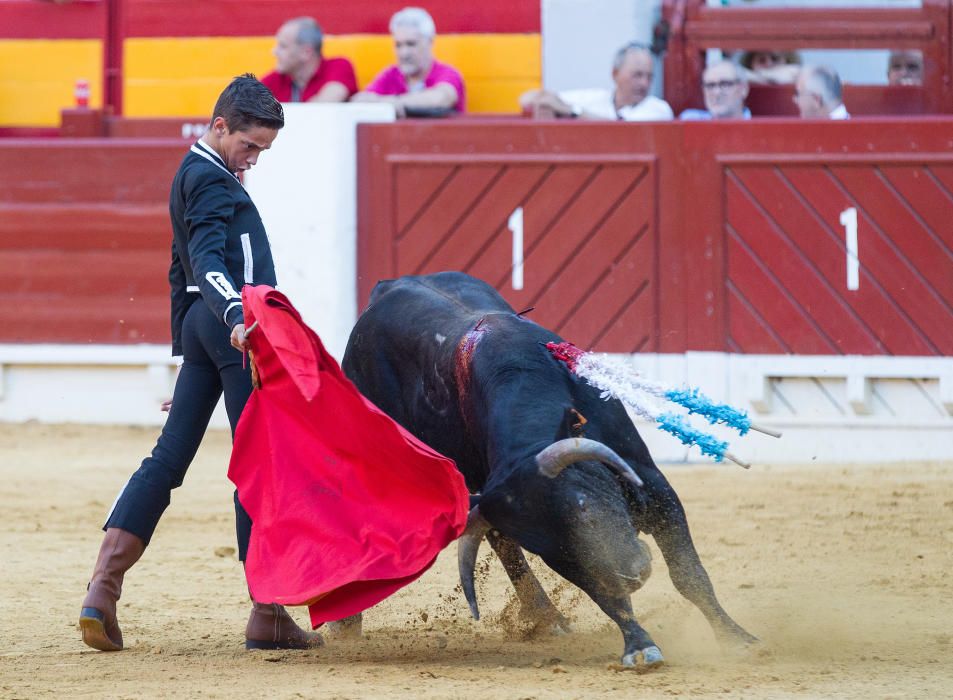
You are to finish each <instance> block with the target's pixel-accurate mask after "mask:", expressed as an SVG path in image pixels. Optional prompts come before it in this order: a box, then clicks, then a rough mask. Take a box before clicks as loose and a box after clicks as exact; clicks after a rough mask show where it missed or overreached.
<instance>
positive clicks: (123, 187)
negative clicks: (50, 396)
mask: <svg viewBox="0 0 953 700" xmlns="http://www.w3.org/2000/svg"><path fill="white" fill-rule="evenodd" d="M184 153H185V146H183V145H182V141H180V140H174V141H173V140H168V141H167V140H161V141H160V140H135V141H130V140H126V139H77V140H73V139H58V140H56V141H55V142H51V141H48V140H39V141H31V140H17V139H9V140H4V141H0V159H2V161H3V162H4V163H6V164H7V167H5V168H3V169H0V269H3V271H4V283H3V285H0V342H31V343H37V342H51V343H166V342H169V339H170V331H169V301H168V299H169V289H168V283H167V282H166V281H165V280H166V276H167V274H168V266H169V246H170V244H171V239H172V238H171V237H172V234H171V230H170V225H169V215H168V198H169V185H170V183H171V182H172V176H173V175H174V174H175V170H176V168H177V167H178V165H179V161H180V160H181V159H182V157H183V155H184Z"/></svg>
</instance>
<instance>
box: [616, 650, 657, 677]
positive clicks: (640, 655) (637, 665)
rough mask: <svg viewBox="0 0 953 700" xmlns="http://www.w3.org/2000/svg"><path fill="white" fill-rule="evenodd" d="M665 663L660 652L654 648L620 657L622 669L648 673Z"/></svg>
mask: <svg viewBox="0 0 953 700" xmlns="http://www.w3.org/2000/svg"><path fill="white" fill-rule="evenodd" d="M664 663H665V659H664V658H663V657H662V650H661V649H659V648H658V647H656V646H651V647H645V649H641V650H639V651H636V652H633V653H632V654H626V655H625V656H623V657H622V667H623V668H627V669H634V670H636V671H643V672H644V671H649V670H651V669H653V668H657V667H659V666H661V665H662V664H664Z"/></svg>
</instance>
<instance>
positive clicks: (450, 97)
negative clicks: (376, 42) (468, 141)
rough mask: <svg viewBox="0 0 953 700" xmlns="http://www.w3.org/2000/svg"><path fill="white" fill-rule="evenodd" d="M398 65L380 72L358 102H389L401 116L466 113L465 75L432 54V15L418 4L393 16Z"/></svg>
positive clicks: (434, 29) (357, 96)
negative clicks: (452, 112)
mask: <svg viewBox="0 0 953 700" xmlns="http://www.w3.org/2000/svg"><path fill="white" fill-rule="evenodd" d="M390 33H391V36H392V37H393V38H394V49H395V51H396V53H397V65H396V66H390V67H389V68H385V69H384V70H383V71H381V72H380V73H379V74H378V75H377V77H376V78H374V80H372V81H371V83H370V85H368V86H367V87H366V88H365V89H364V90H363V91H362V92H359V93H357V94H356V95H355V96H354V97H352V98H351V99H352V100H353V101H355V102H390V103H391V104H393V105H394V108H395V109H396V110H397V116H398V117H404V116H414V115H424V114H429V115H434V114H440V113H442V112H450V111H455V112H464V111H465V110H466V93H465V91H464V87H463V77H462V76H461V75H460V73H459V72H458V71H457V70H456V69H455V68H453V67H452V66H448V65H447V64H445V63H440V61H437V60H435V59H434V57H433V40H434V36H436V34H437V29H436V27H435V26H434V22H433V18H432V17H431V16H430V14H429V13H428V12H427V11H426V10H423V9H421V8H419V7H405V8H404V9H403V10H401V11H400V12H398V13H397V14H395V15H394V16H393V17H391V20H390Z"/></svg>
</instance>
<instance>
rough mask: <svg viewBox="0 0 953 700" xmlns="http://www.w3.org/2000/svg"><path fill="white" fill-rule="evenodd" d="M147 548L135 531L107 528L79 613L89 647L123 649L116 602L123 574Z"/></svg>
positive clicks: (107, 649)
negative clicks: (134, 533)
mask: <svg viewBox="0 0 953 700" xmlns="http://www.w3.org/2000/svg"><path fill="white" fill-rule="evenodd" d="M145 549H146V544H145V542H143V541H142V540H141V539H139V538H138V537H136V536H135V535H133V534H132V533H131V532H127V531H126V530H120V529H119V528H116V527H111V528H109V529H108V530H106V536H105V537H104V538H103V544H102V546H101V547H100V548H99V557H98V558H97V559H96V567H95V568H94V569H93V577H92V578H91V579H90V581H89V584H88V585H87V586H86V598H85V599H84V600H83V609H82V610H81V611H80V613H79V627H80V629H81V630H82V632H83V641H84V642H85V643H86V644H87V645H88V646H91V647H93V648H94V649H99V650H100V651H119V650H120V649H122V630H120V629H119V621H118V620H117V619H116V601H117V600H119V595H120V593H121V592H122V578H123V575H124V574H125V573H126V572H127V571H128V570H129V569H130V568H131V567H132V565H133V564H135V563H136V562H137V561H139V557H141V556H142V553H143V552H144V551H145Z"/></svg>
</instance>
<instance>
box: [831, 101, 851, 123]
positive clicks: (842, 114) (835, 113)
mask: <svg viewBox="0 0 953 700" xmlns="http://www.w3.org/2000/svg"><path fill="white" fill-rule="evenodd" d="M827 116H828V118H829V119H850V114H848V113H847V107H845V106H844V103H843V102H841V103H840V104H839V105H837V106H836V107H835V108H834V109H832V110H831V113H830V114H829V115H827Z"/></svg>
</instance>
